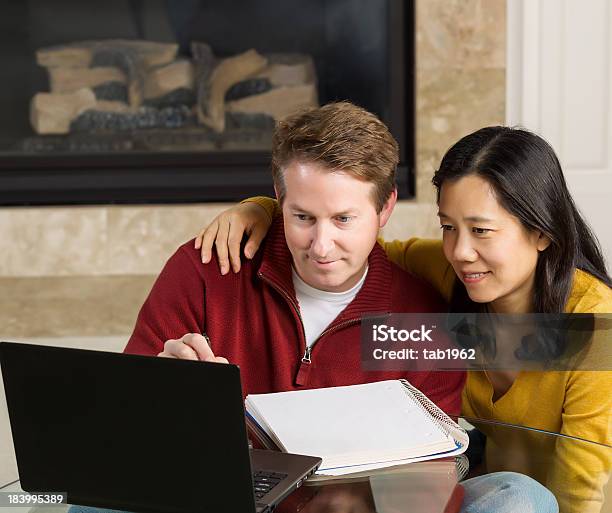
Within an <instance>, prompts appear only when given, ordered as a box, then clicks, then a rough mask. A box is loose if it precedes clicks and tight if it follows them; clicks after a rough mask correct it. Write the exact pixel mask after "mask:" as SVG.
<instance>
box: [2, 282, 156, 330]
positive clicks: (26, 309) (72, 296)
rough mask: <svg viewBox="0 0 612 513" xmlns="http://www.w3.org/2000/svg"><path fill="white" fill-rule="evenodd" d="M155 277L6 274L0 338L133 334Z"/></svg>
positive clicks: (3, 288) (3, 283) (3, 284)
mask: <svg viewBox="0 0 612 513" xmlns="http://www.w3.org/2000/svg"><path fill="white" fill-rule="evenodd" d="M154 279H155V276H150V275H149V276H143V275H139V276H86V277H75V276H70V277H43V278H3V279H0V288H1V290H2V292H3V294H2V296H1V297H0V338H2V339H4V340H7V339H15V338H31V337H65V336H112V335H123V334H126V333H131V332H132V329H133V327H134V322H135V320H136V315H137V313H138V311H139V310H140V307H141V305H142V303H143V302H144V299H145V298H146V296H147V294H148V292H149V290H150V288H151V285H152V283H153V280H154Z"/></svg>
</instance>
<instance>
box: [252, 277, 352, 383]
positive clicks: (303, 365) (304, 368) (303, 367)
mask: <svg viewBox="0 0 612 513" xmlns="http://www.w3.org/2000/svg"><path fill="white" fill-rule="evenodd" d="M257 275H258V276H259V277H260V278H261V279H262V280H264V281H265V282H266V283H268V285H270V286H272V287H273V288H274V289H275V290H276V291H277V292H278V293H279V294H281V295H282V296H283V297H284V298H285V299H286V300H287V302H288V303H289V304H290V305H291V307H292V308H293V310H294V312H295V314H296V315H297V316H298V319H299V320H300V328H301V329H302V339H303V340H304V346H305V350H304V355H303V356H302V358H301V360H300V367H299V368H298V372H297V374H296V376H295V384H296V385H298V386H304V385H305V384H306V383H308V375H309V374H310V369H311V365H312V356H311V355H312V348H313V347H314V346H315V344H316V343H317V342H319V340H320V339H321V338H322V337H323V336H325V335H327V334H329V333H332V332H334V331H336V330H338V329H340V328H344V327H346V326H350V325H351V324H355V323H358V322H359V320H360V319H359V318H358V317H357V318H353V319H347V320H346V321H343V322H341V323H339V324H336V325H335V326H331V327H329V328H327V329H325V330H323V331H322V332H321V334H320V335H319V336H318V337H317V338H316V339H315V341H314V342H313V343H312V344H311V345H309V346H308V345H306V330H305V329H304V320H303V319H302V314H301V313H300V308H299V306H298V304H297V303H296V302H295V301H294V300H293V298H292V297H291V296H290V295H289V294H287V293H286V292H285V291H284V290H283V289H282V288H280V287H279V286H277V285H276V284H275V283H273V282H272V281H270V280H269V279H268V278H266V277H265V276H264V275H263V274H262V273H261V272H258V273H257Z"/></svg>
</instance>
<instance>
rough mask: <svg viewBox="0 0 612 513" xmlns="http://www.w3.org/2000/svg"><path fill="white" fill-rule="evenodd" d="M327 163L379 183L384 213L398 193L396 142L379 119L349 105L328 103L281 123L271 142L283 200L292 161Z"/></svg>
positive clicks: (377, 198) (376, 193)
mask: <svg viewBox="0 0 612 513" xmlns="http://www.w3.org/2000/svg"><path fill="white" fill-rule="evenodd" d="M294 161H298V162H313V163H318V164H323V165H324V167H325V168H327V169H328V170H329V171H330V172H344V173H347V174H350V175H352V176H354V177H355V178H358V179H360V180H363V181H365V182H370V183H372V184H374V190H373V198H372V199H373V202H374V205H375V207H376V211H377V212H380V211H381V210H382V208H383V206H384V204H385V202H386V201H387V200H388V199H389V196H390V195H391V193H392V192H393V190H394V189H395V171H396V168H397V164H398V162H399V149H398V144H397V141H396V140H395V139H394V138H393V136H392V135H391V133H390V132H389V129H388V128H387V127H386V125H385V124H384V123H383V122H382V121H381V120H380V119H378V118H377V117H376V116H375V115H374V114H372V113H371V112H368V111H367V110H365V109H362V108H361V107H357V106H356V105H353V104H352V103H349V102H337V103H329V104H327V105H324V106H323V107H318V108H315V109H310V110H306V111H302V112H298V113H297V114H294V115H292V116H290V117H288V118H286V119H285V120H283V121H280V122H279V123H278V124H277V126H276V128H275V130H274V135H273V138H272V177H273V179H274V185H275V186H276V189H277V191H278V195H279V200H280V201H281V202H282V201H283V199H284V196H285V191H286V190H285V183H284V176H283V173H284V170H285V168H286V167H287V166H289V165H290V164H291V163H292V162H294Z"/></svg>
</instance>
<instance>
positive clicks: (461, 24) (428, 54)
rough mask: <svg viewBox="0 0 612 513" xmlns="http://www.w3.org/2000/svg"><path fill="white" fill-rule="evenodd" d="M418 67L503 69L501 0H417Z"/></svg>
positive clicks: (502, 8)
mask: <svg viewBox="0 0 612 513" xmlns="http://www.w3.org/2000/svg"><path fill="white" fill-rule="evenodd" d="M416 11H417V20H416V26H417V34H416V40H417V66H418V67H419V68H420V69H453V68H455V69H490V68H505V65H506V64H505V58H506V1H505V0H418V1H417V4H416Z"/></svg>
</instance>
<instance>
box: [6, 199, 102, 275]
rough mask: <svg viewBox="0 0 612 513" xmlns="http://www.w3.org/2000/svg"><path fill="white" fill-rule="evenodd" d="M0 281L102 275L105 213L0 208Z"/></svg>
mask: <svg viewBox="0 0 612 513" xmlns="http://www.w3.org/2000/svg"><path fill="white" fill-rule="evenodd" d="M0 239H1V240H2V241H4V244H3V250H2V251H1V252H0V276H49V275H52V276H58V275H74V274H100V273H104V269H105V266H106V262H107V259H108V258H107V253H106V248H107V244H106V242H107V239H106V209H105V208H103V207H41V208H3V209H0Z"/></svg>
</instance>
